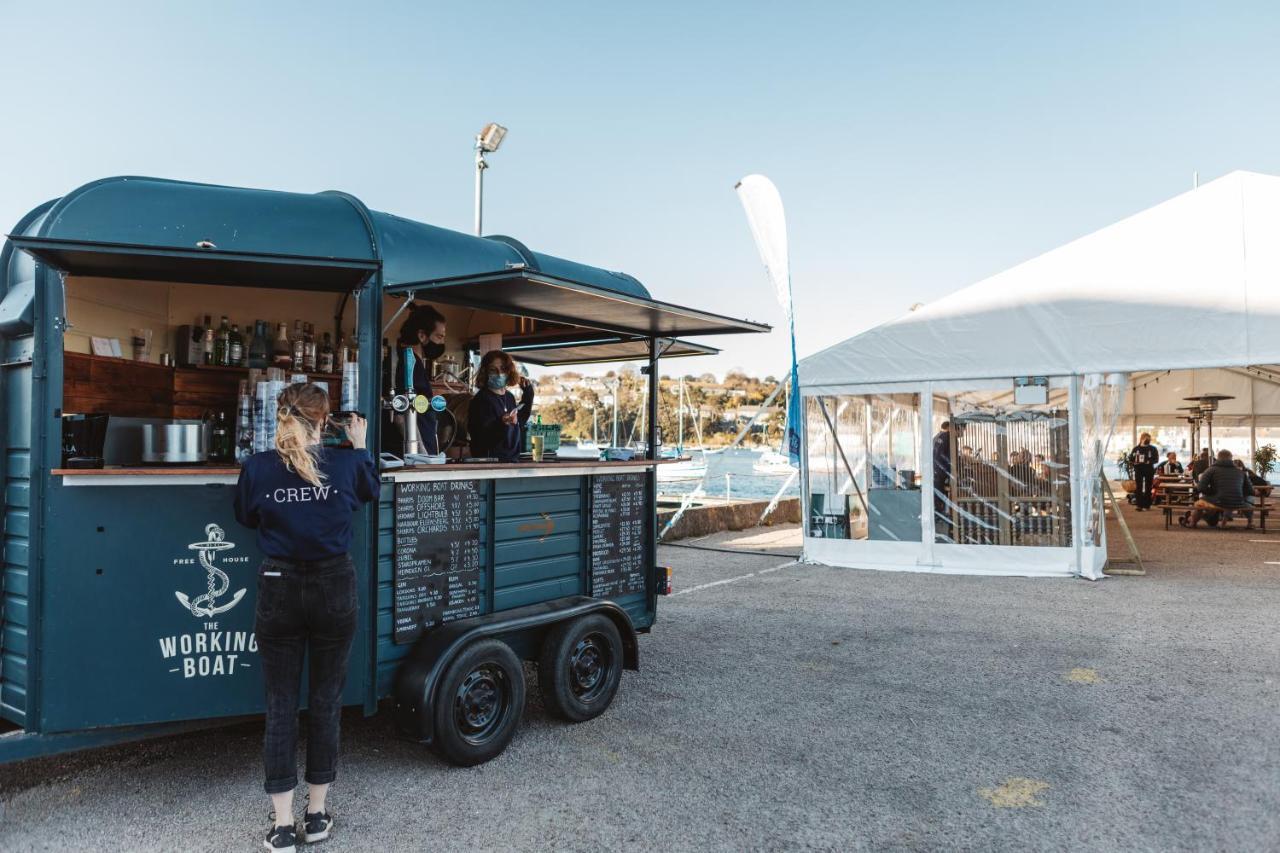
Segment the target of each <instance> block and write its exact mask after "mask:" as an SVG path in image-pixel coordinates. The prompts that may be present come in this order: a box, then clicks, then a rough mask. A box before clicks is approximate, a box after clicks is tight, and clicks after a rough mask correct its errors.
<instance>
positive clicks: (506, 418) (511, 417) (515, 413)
mask: <svg viewBox="0 0 1280 853" xmlns="http://www.w3.org/2000/svg"><path fill="white" fill-rule="evenodd" d="M519 417H520V410H519V409H512V410H511V411H509V412H507V413H506V414H505V415H503V416H502V422H503V423H505V424H508V425H509V426H515V425H516V419H517V418H519Z"/></svg>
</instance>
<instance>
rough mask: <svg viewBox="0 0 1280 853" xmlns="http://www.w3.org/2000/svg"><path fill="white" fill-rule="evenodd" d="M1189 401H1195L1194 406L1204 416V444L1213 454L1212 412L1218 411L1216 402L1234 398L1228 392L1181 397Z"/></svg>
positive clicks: (1210, 453)
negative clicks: (1206, 435)
mask: <svg viewBox="0 0 1280 853" xmlns="http://www.w3.org/2000/svg"><path fill="white" fill-rule="evenodd" d="M1182 399H1184V400H1186V401H1187V402H1189V403H1195V404H1196V408H1198V409H1199V410H1200V416H1201V417H1202V418H1204V424H1205V432H1206V433H1207V434H1208V441H1207V442H1206V446H1207V447H1208V448H1209V455H1210V456H1213V413H1214V412H1216V411H1218V404H1219V403H1221V402H1222V401H1223V400H1234V399H1235V397H1232V396H1231V395H1230V394H1200V395H1199V396H1196V397H1183V398H1182Z"/></svg>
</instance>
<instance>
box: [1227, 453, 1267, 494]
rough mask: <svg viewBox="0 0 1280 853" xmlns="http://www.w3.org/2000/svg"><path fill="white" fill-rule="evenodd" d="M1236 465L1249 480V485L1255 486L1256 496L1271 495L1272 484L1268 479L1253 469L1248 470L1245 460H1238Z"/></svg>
mask: <svg viewBox="0 0 1280 853" xmlns="http://www.w3.org/2000/svg"><path fill="white" fill-rule="evenodd" d="M1235 464H1236V467H1237V468H1239V469H1240V470H1241V471H1243V472H1244V473H1245V475H1246V476H1247V477H1248V478H1249V485H1251V486H1253V494H1254V495H1255V496H1262V497H1266V496H1267V495H1269V494H1271V483H1269V482H1268V481H1267V478H1266V477H1263V476H1261V475H1260V474H1257V473H1255V472H1254V471H1253V469H1251V468H1246V467H1245V464H1244V460H1243V459H1237V460H1236V461H1235ZM1264 490H1265V491H1264Z"/></svg>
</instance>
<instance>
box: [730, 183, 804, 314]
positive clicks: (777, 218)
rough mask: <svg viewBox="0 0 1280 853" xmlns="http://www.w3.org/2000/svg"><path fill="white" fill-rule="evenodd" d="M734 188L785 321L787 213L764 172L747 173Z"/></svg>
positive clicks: (788, 297) (788, 274)
mask: <svg viewBox="0 0 1280 853" xmlns="http://www.w3.org/2000/svg"><path fill="white" fill-rule="evenodd" d="M735 189H736V190H737V191H738V198H739V199H741V200H742V207H743V208H744V209H745V210H746V212H747V225H749V226H750V227H751V236H752V237H753V238H755V241H756V250H757V251H759V252H760V260H761V261H763V262H764V268H765V271H766V272H767V273H768V274H769V280H770V281H771V282H772V283H773V288H774V291H775V292H776V293H777V295H778V304H779V305H781V306H782V310H783V311H785V312H786V315H787V322H791V262H790V260H789V258H788V257H787V215H786V213H784V212H783V209H782V196H781V195H779V194H778V188H777V187H775V186H774V185H773V181H771V180H769V179H768V178H766V177H765V176H764V175H747V176H746V177H745V178H743V179H742V180H740V181H738V185H737V187H735Z"/></svg>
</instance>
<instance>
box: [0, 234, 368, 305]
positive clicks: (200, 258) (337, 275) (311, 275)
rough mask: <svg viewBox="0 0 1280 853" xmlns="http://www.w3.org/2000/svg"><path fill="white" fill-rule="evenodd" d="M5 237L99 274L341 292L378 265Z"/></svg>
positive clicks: (52, 261) (61, 265)
mask: <svg viewBox="0 0 1280 853" xmlns="http://www.w3.org/2000/svg"><path fill="white" fill-rule="evenodd" d="M9 240H10V242H12V243H13V245H14V246H16V247H18V248H19V249H21V250H22V251H24V252H26V253H27V254H29V255H31V256H32V257H34V258H35V259H36V260H38V261H41V262H42V263H45V264H48V265H49V266H51V267H53V268H54V269H57V270H61V271H62V272H65V273H69V274H71V275H84V276H96V277H100V278H132V279H144V280H147V281H178V282H191V283H193V284H222V285H233V286H245V287H277V288H284V289H288V290H328V291H334V292H346V291H351V290H357V289H359V288H360V287H362V286H363V285H364V283H365V281H367V280H368V278H369V276H371V275H372V274H373V273H374V272H376V271H377V269H378V262H377V261H374V260H368V259H354V258H323V257H304V256H300V255H273V254H266V253H260V252H227V251H222V250H219V249H217V248H209V249H199V248H191V249H187V248H179V247H171V246H163V247H161V246H140V245H139V246H135V245H129V244H125V243H94V242H88V241H81V240H62V239H55V238H52V237H23V236H14V235H10V236H9Z"/></svg>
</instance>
